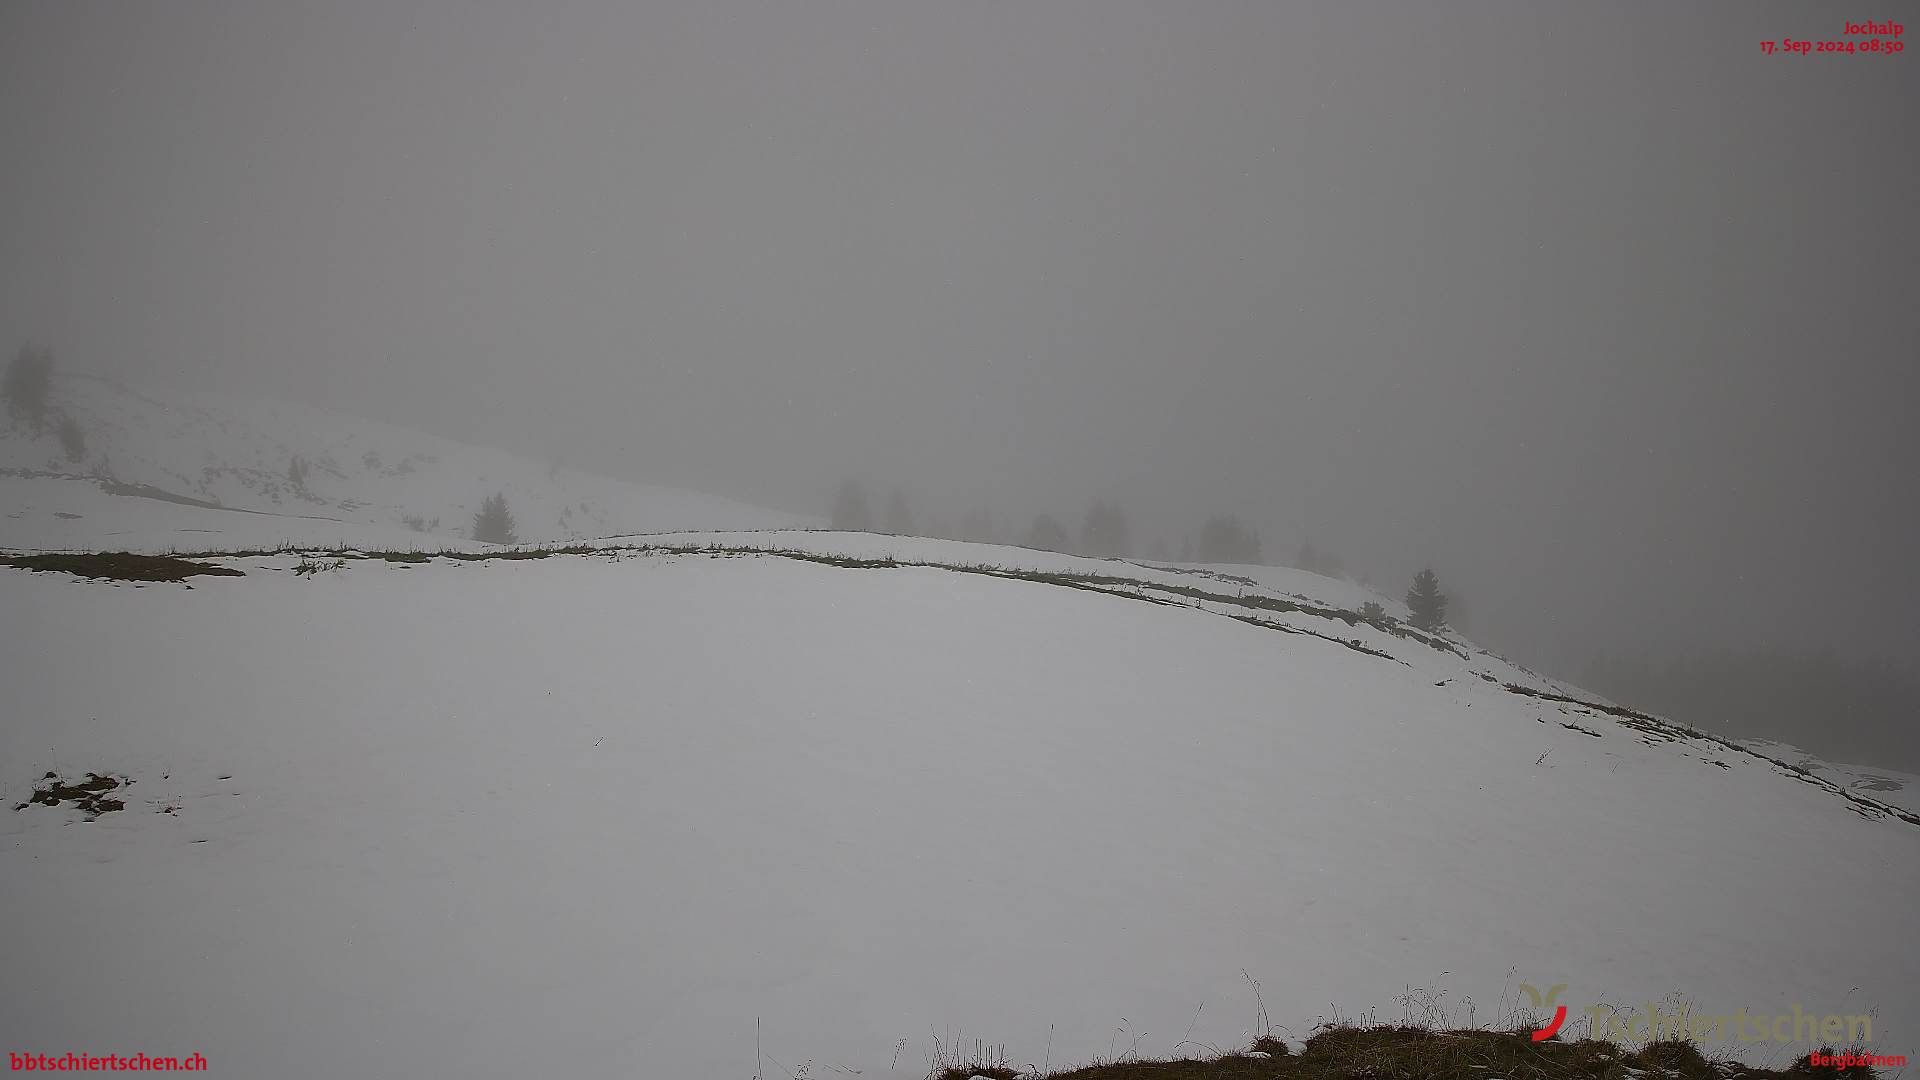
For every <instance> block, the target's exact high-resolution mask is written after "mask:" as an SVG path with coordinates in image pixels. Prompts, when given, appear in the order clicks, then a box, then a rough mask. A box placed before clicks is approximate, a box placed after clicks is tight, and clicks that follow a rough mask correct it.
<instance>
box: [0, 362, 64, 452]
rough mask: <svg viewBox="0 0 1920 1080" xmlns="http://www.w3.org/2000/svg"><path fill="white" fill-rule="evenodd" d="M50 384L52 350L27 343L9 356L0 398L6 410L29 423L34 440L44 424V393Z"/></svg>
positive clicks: (0, 385)
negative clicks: (11, 356)
mask: <svg viewBox="0 0 1920 1080" xmlns="http://www.w3.org/2000/svg"><path fill="white" fill-rule="evenodd" d="M52 385H53V350H52V349H49V348H47V347H46V346H44V345H35V344H34V343H33V342H31V341H29V342H27V343H26V344H25V345H22V346H20V351H19V352H17V353H15V354H14V355H13V360H12V362H10V363H8V364H7V375H6V379H5V380H4V381H0V397H5V398H6V399H7V411H8V412H10V413H12V414H13V415H14V416H16V417H19V418H20V419H22V420H25V421H27V422H28V423H30V424H32V425H33V435H34V438H36V439H37V438H39V437H40V431H41V425H42V424H44V423H45V422H46V418H47V390H48V389H49V388H50V387H51V386H52Z"/></svg>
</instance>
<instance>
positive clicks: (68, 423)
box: [53, 412, 87, 461]
mask: <svg viewBox="0 0 1920 1080" xmlns="http://www.w3.org/2000/svg"><path fill="white" fill-rule="evenodd" d="M53 430H54V433H55V434H57V435H59V436H60V448H61V449H62V450H65V451H66V452H67V460H68V461H79V460H81V459H82V458H85V457H86V456H87V436H86V433H85V432H83V431H81V430H80V421H78V420H75V419H74V418H73V416H72V414H70V413H67V412H62V413H61V414H60V419H59V421H58V422H56V423H55V424H54V425H53Z"/></svg>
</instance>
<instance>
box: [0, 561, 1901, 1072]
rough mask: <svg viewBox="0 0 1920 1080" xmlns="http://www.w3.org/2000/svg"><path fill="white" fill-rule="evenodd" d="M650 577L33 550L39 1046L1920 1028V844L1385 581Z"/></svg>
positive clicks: (845, 1055)
mask: <svg viewBox="0 0 1920 1080" xmlns="http://www.w3.org/2000/svg"><path fill="white" fill-rule="evenodd" d="M650 541H651V542H652V543H654V544H656V545H663V546H658V547H654V548H650V549H637V550H636V549H624V548H623V547H622V546H621V545H620V543H619V542H618V541H609V542H607V544H606V546H607V550H603V551H599V552H584V553H579V554H570V555H553V556H550V557H545V558H531V559H530V558H516V559H498V558H496V559H485V560H479V561H468V560H461V559H454V558H433V559H426V560H424V561H414V560H412V559H411V558H409V559H403V560H398V561H393V560H387V559H383V558H347V559H344V560H343V561H341V562H340V563H339V564H338V565H337V566H336V565H335V564H333V563H332V562H320V561H317V560H311V559H304V558H302V557H300V556H292V555H278V556H252V557H223V558H216V559H212V560H210V565H212V566H214V567H217V568H224V569H227V570H231V571H237V572H238V576H218V577H194V578H192V579H190V580H189V581H187V582H185V583H181V584H131V583H126V582H113V581H88V580H81V579H79V578H76V577H75V576H73V575H72V574H69V573H64V572H58V571H51V572H31V571H29V570H26V569H19V568H14V569H8V568H0V609H4V610H7V611H9V612H11V613H17V616H16V617H18V618H20V619H21V621H20V622H19V623H17V624H16V625H20V626H24V627H27V628H29V629H30V632H28V633H25V634H21V635H19V640H18V641H17V642H16V643H15V644H14V647H11V648H9V649H8V650H7V651H6V652H5V653H4V654H3V656H0V679H4V680H5V683H6V685H7V686H8V688H9V706H10V708H11V709H12V711H13V716H14V719H13V722H11V723H10V724H8V725H6V726H5V727H4V728H0V762H4V763H5V765H4V772H0V796H3V797H4V798H5V800H6V802H7V804H8V806H9V808H11V807H13V806H15V805H20V806H21V808H20V809H17V810H12V809H9V810H5V811H0V906H3V907H4V910H6V911H7V912H8V913H9V914H10V915H11V916H12V922H13V924H14V925H15V927H16V928H17V929H18V930H20V931H21V932H17V933H10V934H7V935H0V969H4V970H7V971H9V972H14V973H31V974H30V976H26V975H17V976H16V978H14V979H12V980H10V981H9V983H8V985H7V986H6V987H5V988H4V989H0V1012H4V1013H5V1014H6V1015H7V1016H8V1017H9V1018H10V1019H11V1020H13V1021H14V1022H15V1023H16V1025H17V1029H18V1030H20V1031H24V1032H30V1033H31V1034H32V1037H33V1038H34V1039H35V1040H37V1041H39V1042H41V1043H44V1044H45V1045H46V1046H47V1048H49V1049H52V1048H64V1047H67V1046H88V1045H102V1044H115V1045H138V1046H154V1047H160V1048H178V1050H179V1052H181V1053H186V1052H189V1051H196V1050H197V1051H199V1052H202V1053H205V1054H206V1055H207V1056H208V1058H209V1059H210V1061H212V1063H213V1069H214V1071H215V1073H217V1074H223V1075H253V1076H265V1075H272V1076H290V1077H303V1076H313V1077H320V1076H329V1077H330V1076H341V1075H481V1076H511V1075H529V1074H536V1075H574V1074H582V1075H650V1076H651V1075H658V1076H689V1077H691V1076H701V1077H705V1076H738V1077H747V1076H752V1075H762V1076H803V1075H804V1076H811V1077H821V1076H829V1075H851V1074H853V1073H855V1072H857V1073H859V1074H860V1075H864V1076H888V1075H892V1076H923V1075H925V1073H926V1067H927V1060H928V1057H929V1055H930V1054H931V1053H932V1052H933V1051H932V1046H933V1042H934V1040H936V1039H937V1040H939V1042H940V1044H941V1045H943V1046H952V1045H953V1044H954V1043H955V1042H956V1041H965V1040H969V1039H971V1038H973V1037H976V1036H978V1037H981V1038H985V1039H988V1040H991V1041H994V1042H1004V1043H1006V1044H1007V1053H1008V1055H1009V1056H1010V1057H1011V1058H1012V1060H1013V1061H1015V1062H1017V1063H1022V1064H1024V1063H1027V1062H1033V1063H1035V1064H1038V1063H1041V1062H1042V1061H1050V1062H1051V1063H1052V1064H1053V1065H1055V1066H1060V1065H1063V1064H1070V1063H1077V1062H1085V1061H1089V1060H1092V1059H1094V1058H1099V1057H1110V1056H1114V1055H1115V1054H1124V1053H1139V1054H1141V1055H1149V1056H1150V1055H1166V1054H1169V1053H1175V1054H1177V1053H1180V1052H1182V1045H1183V1044H1184V1048H1185V1049H1187V1050H1191V1049H1192V1048H1193V1047H1195V1046H1202V1045H1208V1044H1211V1045H1214V1046H1221V1047H1225V1046H1231V1045H1235V1044H1242V1043H1244V1042H1245V1041H1247V1038H1248V1036H1249V1035H1250V1034H1252V1033H1254V1032H1255V1031H1256V1029H1257V1026H1258V1025H1257V1020H1256V1017H1257V1009H1258V1008H1260V1007H1261V1006H1262V1005H1263V1006H1264V1009H1265V1012H1266V1014H1267V1015H1268V1016H1269V1017H1270V1018H1271V1020H1272V1022H1273V1023H1275V1024H1277V1025H1284V1026H1285V1027H1286V1028H1287V1029H1288V1030H1289V1031H1291V1032H1293V1033H1296V1034H1297V1035H1300V1036H1304V1035H1306V1034H1307V1033H1308V1031H1309V1030H1310V1029H1311V1026H1312V1024H1313V1023H1314V1022H1315V1021H1316V1020H1317V1019H1320V1018H1325V1017H1329V1016H1332V1015H1335V1014H1336V1013H1337V1014H1339V1015H1344V1016H1365V1015H1366V1014H1367V1013H1368V1011H1369V1010H1376V1011H1377V1012H1376V1015H1378V1016H1380V1017H1381V1018H1382V1019H1399V1018H1400V1017H1401V1016H1402V1014H1403V1012H1410V1013H1412V1014H1414V1015H1419V1014H1420V1013H1421V1012H1422V1010H1423V1009H1424V1008H1425V1007H1426V1004H1425V1003H1430V1002H1434V1001H1438V1003H1439V1004H1440V1006H1441V1007H1442V1008H1444V1009H1445V1010H1446V1011H1447V1014H1448V1016H1449V1018H1451V1019H1455V1020H1459V1021H1468V1020H1475V1019H1477V1020H1478V1021H1480V1022H1492V1021H1496V1020H1498V1019H1500V1014H1501V1011H1502V1008H1503V1007H1505V1006H1509V1005H1511V1004H1512V1003H1513V1001H1514V1000H1515V999H1517V997H1518V991H1517V985H1518V983H1519V982H1521V981H1527V982H1531V983H1534V984H1537V985H1540V986H1548V985H1551V984H1555V983H1566V984H1568V991H1567V993H1566V994H1565V995H1564V996H1563V998H1562V1000H1563V1001H1571V1002H1572V1004H1573V1008H1574V1009H1575V1018H1576V1020H1577V1019H1578V1018H1579V1016H1580V1012H1579V1010H1581V1009H1584V1008H1586V1007H1587V1006H1588V1005H1590V1004H1593V1003H1596V1002H1601V1001H1606V1002H1612V1003H1616V1004H1619V1005H1621V1006H1623V1007H1624V1008H1627V1009H1633V1008H1636V1007H1638V1003H1643V1002H1661V1001H1662V1000H1666V1001H1672V1000H1674V997H1673V996H1675V995H1677V996H1679V997H1683V998H1685V999H1686V1000H1688V1001H1690V1002H1691V1003H1692V1004H1693V1005H1694V1006H1695V1008H1697V1009H1698V1010H1700V1011H1701V1012H1704V1013H1706V1014H1710V1015H1727V1014H1733V1013H1735V1012H1736V1011H1738V1010H1741V1009H1746V1010H1749V1012H1750V1013H1752V1014H1754V1015H1767V1016H1773V1015H1776V1014H1790V1013H1791V1012H1792V1011H1793V1010H1794V1008H1795V1007H1796V1006H1800V1007H1804V1008H1805V1009H1806V1010H1807V1011H1808V1012H1811V1013H1815V1014H1864V1015H1871V1017H1872V1018H1873V1040H1874V1045H1875V1047H1876V1048H1877V1049H1879V1050H1881V1051H1883V1052H1910V1050H1911V1048H1912V1047H1913V1046H1914V1045H1915V1040H1916V1038H1920V994H1916V986H1915V983H1914V979H1913V973H1914V972H1915V971H1920V943H1916V939H1915V938H1914V937H1913V935H1912V934H1911V930H1912V928H1913V921H1912V919H1913V916H1912V897H1913V896H1914V895H1916V893H1920V824H1916V822H1915V821H1913V820H1909V819H1908V818H1905V817H1902V816H1900V815H1899V814H1898V813H1896V812H1895V811H1894V810H1893V808H1892V807H1890V806H1888V805H1886V804H1884V803H1882V802H1880V801H1878V800H1875V799H1873V798H1871V797H1870V793H1861V792H1854V791H1849V790H1847V789H1846V788H1844V787H1842V786H1839V785H1836V784H1833V783H1827V782H1824V781H1821V780H1820V779H1819V778H1818V777H1814V776H1809V775H1807V774H1806V773H1804V772H1798V771H1795V770H1793V769H1790V768H1788V767H1786V766H1785V765H1783V764H1780V763H1777V762H1774V761H1770V760H1767V759H1765V758H1762V757H1759V756H1756V755H1754V754H1752V753H1748V752H1745V751H1743V750H1742V749H1741V748H1739V747H1734V746H1730V745H1727V744H1725V743H1721V742H1718V741H1715V740H1712V739H1708V738H1704V737H1696V736H1693V735H1690V734H1689V733H1687V732H1685V731H1683V730H1681V729H1678V728H1675V727H1673V726H1671V725H1668V724H1665V723H1663V722H1661V721H1659V720H1658V719H1656V718H1651V717H1642V716H1638V715H1635V714H1633V713H1632V712H1631V711H1630V710H1623V709H1619V708H1617V707H1614V706H1611V705H1609V704H1608V703H1605V702H1598V701H1592V700H1591V699H1588V698H1586V697H1585V695H1583V694H1582V693H1581V692H1580V691H1579V690H1578V689H1577V688H1573V687H1568V686H1564V685H1562V684H1559V683H1556V682H1553V681H1551V680H1547V679H1543V678H1541V677H1539V676H1537V675H1534V674H1533V673H1530V672H1527V671H1525V670H1523V669H1520V668H1518V667H1515V666H1513V665H1511V664H1508V663H1506V662H1505V661H1503V660H1501V659H1500V658H1499V657H1496V656H1493V655H1491V654H1488V653H1486V652H1484V651H1482V650H1480V649H1478V648H1476V647H1474V646H1473V645H1472V644H1471V643H1469V642H1465V641H1462V640H1460V639H1458V638H1456V637H1453V636H1451V635H1440V636H1430V635H1422V634H1419V633H1417V632H1410V631H1407V630H1406V628H1404V627H1401V626H1399V625H1398V624H1397V623H1393V622H1387V621H1383V622H1381V623H1378V624H1375V623H1369V622H1366V621H1364V620H1359V619H1357V618H1355V617H1354V616H1353V615H1352V612H1351V610H1350V609H1349V608H1348V607H1347V606H1346V605H1347V603H1348V602H1349V601H1351V600H1352V599H1355V598H1356V597H1353V596H1350V595H1347V594H1346V593H1345V592H1344V591H1343V590H1350V589H1351V588H1352V587H1351V586H1346V585H1340V584H1337V583H1331V582H1325V581H1324V579H1316V578H1314V577H1313V576H1312V575H1296V574H1294V573H1290V572H1278V571H1276V572H1271V576H1269V575H1268V574H1257V575H1256V574H1245V573H1241V572H1239V570H1240V568H1222V567H1179V568H1169V567H1161V568H1149V567H1144V566H1139V565H1135V564H1129V563H1124V562H1117V561H1097V560H1087V559H1077V558H1072V557H1069V556H1062V555H1051V554H1047V553H1040V552H1030V551H1024V550H1021V549H1012V548H999V547H989V546H984V545H971V544H959V543H951V542H944V541H925V540H912V539H896V538H882V537H870V536H864V535H846V534H835V533H820V532H791V533H754V534H739V533H714V534H684V535H676V536H671V537H658V538H650ZM1261 578H1265V579H1266V580H1261ZM1389 610H1393V609H1391V608H1390V609H1389ZM101 657H110V658H112V662H111V663H105V664H102V663H96V662H94V661H95V660H96V659H97V658H101ZM1567 699H1575V700H1567ZM48 771H54V772H56V773H57V774H58V776H59V778H61V779H63V780H69V781H72V780H76V779H78V778H81V777H84V776H85V775H86V774H87V773H89V772H95V773H99V774H102V775H106V776H111V777H123V778H126V779H128V780H130V781H132V782H131V783H128V784H124V785H122V786H120V787H118V788H117V789H115V791H114V794H115V796H116V797H118V798H120V799H121V800H122V801H123V802H124V805H123V806H121V807H120V808H119V809H115V810H110V811H108V812H104V813H100V814H99V815H98V816H97V818H96V819H93V820H88V817H89V815H88V814H87V813H85V812H84V811H82V810H80V809H78V808H76V807H75V806H73V805H71V804H70V803H66V804H62V805H53V806H49V805H42V804H39V803H34V802H32V801H31V799H32V798H33V792H34V791H35V790H38V789H43V788H44V787H45V786H46V784H47V783H48V782H47V781H46V780H45V779H44V778H42V779H36V778H41V777H42V774H43V773H45V772H48ZM1682 886H1684V887H1682ZM1809 912H1818V913H1819V917H1818V918H1813V919H1810V918H1808V917H1807V916H1808V913H1809ZM1250 979H1251V980H1258V982H1259V984H1260V989H1259V992H1258V997H1257V998H1256V993H1255V991H1254V990H1253V988H1252V986H1251V985H1250V982H1249V980H1250ZM1416 988H1417V989H1416ZM1435 995H1438V996H1437V997H1436V996H1435ZM1709 1048H1710V1049H1715V1050H1724V1051H1730V1052H1734V1053H1738V1054H1741V1055H1743V1056H1746V1057H1748V1058H1750V1059H1756V1060H1771V1061H1774V1062H1783V1061H1785V1060H1787V1059H1788V1058H1790V1057H1791V1056H1792V1055H1793V1054H1794V1053H1796V1052H1803V1051H1804V1047H1802V1048H1794V1047H1788V1046H1783V1045H1776V1044H1758V1045H1748V1046H1742V1045H1739V1044H1730V1045H1717V1046H1712V1047H1709ZM756 1062H758V1064H757V1065H756Z"/></svg>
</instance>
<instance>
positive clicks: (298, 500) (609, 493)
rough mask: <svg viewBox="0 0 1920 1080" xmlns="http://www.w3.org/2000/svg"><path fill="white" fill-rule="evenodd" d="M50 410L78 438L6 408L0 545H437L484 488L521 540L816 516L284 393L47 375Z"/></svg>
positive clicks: (463, 521) (750, 525)
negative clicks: (499, 498) (234, 392)
mask: <svg viewBox="0 0 1920 1080" xmlns="http://www.w3.org/2000/svg"><path fill="white" fill-rule="evenodd" d="M49 405H50V412H51V414H52V416H53V417H55V418H57V417H60V416H66V417H71V418H72V419H73V421H74V423H75V424H76V426H77V428H78V430H79V432H80V434H81V436H82V438H83V440H84V447H82V448H79V449H78V452H77V453H74V452H71V450H70V448H69V447H67V446H66V445H64V444H63V443H62V441H61V439H60V437H59V435H58V432H57V429H56V425H55V424H54V423H52V422H49V423H48V424H46V425H44V426H43V429H42V430H41V432H39V433H38V435H37V436H36V434H35V432H34V431H33V430H32V429H31V428H30V427H29V426H27V425H26V424H25V423H24V422H21V421H19V420H16V419H14V418H12V417H11V416H8V415H7V414H6V413H5V411H4V410H0V546H6V547H14V548H92V549H97V548H100V547H107V546H122V547H124V546H145V547H157V548H167V547H174V546H187V547H194V546H219V545H218V544H206V543H204V542H203V543H201V544H195V543H194V542H193V541H194V540H195V539H196V538H199V539H200V540H202V541H205V539H206V538H207V537H210V536H217V537H220V538H221V541H222V543H225V544H226V545H227V546H235V547H240V546H270V545H273V544H277V543H280V542H282V541H283V540H285V541H289V542H295V541H297V542H312V543H353V544H368V543H371V544H377V545H380V546H388V547H400V546H415V545H419V546H426V547H438V546H442V545H443V544H446V543H448V542H457V541H460V540H463V539H464V538H465V537H466V536H467V535H468V531H469V529H470V527H471V523H472V520H473V515H474V513H475V512H476V511H477V510H478V509H479V507H480V502H481V500H483V499H484V498H486V496H488V495H490V494H493V493H494V492H501V493H504V494H505V495H506V498H507V502H508V505H509V506H510V507H511V509H512V511H513V515H514V517H515V519H516V521H517V524H518V530H517V531H518V534H519V536H520V538H521V539H522V540H526V541H564V540H570V539H577V538H581V537H590V536H603V535H606V534H609V533H615V532H656V531H662V530H667V529H685V528H715V529H761V528H776V527H788V526H795V525H807V524H812V523H813V522H812V520H811V519H808V518H806V517H803V516H801V515H795V514H787V513H781V512H777V511H771V510H763V509H761V508H758V507H753V506H747V505H744V504H742V503H737V502H733V501H731V500H727V499H721V498H715V497H713V496H709V495H702V494H697V493H694V492H687V491H678V490H673V489H669V488H659V487H649V486H645V485H636V484H629V483H624V482H622V481H618V480H611V479H608V478H606V477H601V476H594V475H590V474H587V473H581V472H577V471H574V470H571V469H563V468H557V467H555V466H553V465H550V464H547V463H543V462H536V461H530V460H528V459H526V458H521V457H516V456H514V455H512V454H508V453H504V452H502V451H497V450H489V449H485V448H481V447H475V446H468V445H465V444H463V443H457V442H453V441H451V440H448V439H441V438H438V437H435V436H432V435H426V434H423V433H421V432H417V431H410V430H407V429H405V428H399V427H394V426H392V425H390V424H382V423H378V422H375V421H370V420H362V419H358V418H356V417H350V416H343V415H340V414H337V413H329V412H323V411H320V410H316V409H310V408H306V407H304V406H299V405H292V404H287V403H284V402H275V401H264V400H249V399H239V398H229V397H225V396H221V395H215V394H201V393H182V392H176V391H155V390H144V389H134V388H132V387H129V386H126V385H124V384H121V383H118V382H114V381H111V380H107V379H102V378H97V377H93V376H87V375H64V374H59V373H56V374H55V376H54V383H53V388H52V392H51V394H50V402H49ZM407 534H411V538H409V536H408V535H407ZM115 538H118V539H115Z"/></svg>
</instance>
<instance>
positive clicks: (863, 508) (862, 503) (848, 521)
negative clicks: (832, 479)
mask: <svg viewBox="0 0 1920 1080" xmlns="http://www.w3.org/2000/svg"><path fill="white" fill-rule="evenodd" d="M833 527H834V528H836V529H841V530H844V531H846V532H867V531H868V530H870V529H872V528H873V515H872V513H870V512H869V511H868V510H867V489H866V488H863V487H861V486H860V482H859V481H857V480H848V481H846V482H844V483H842V484H841V485H840V490H839V491H838V492H835V493H834V496H833Z"/></svg>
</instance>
